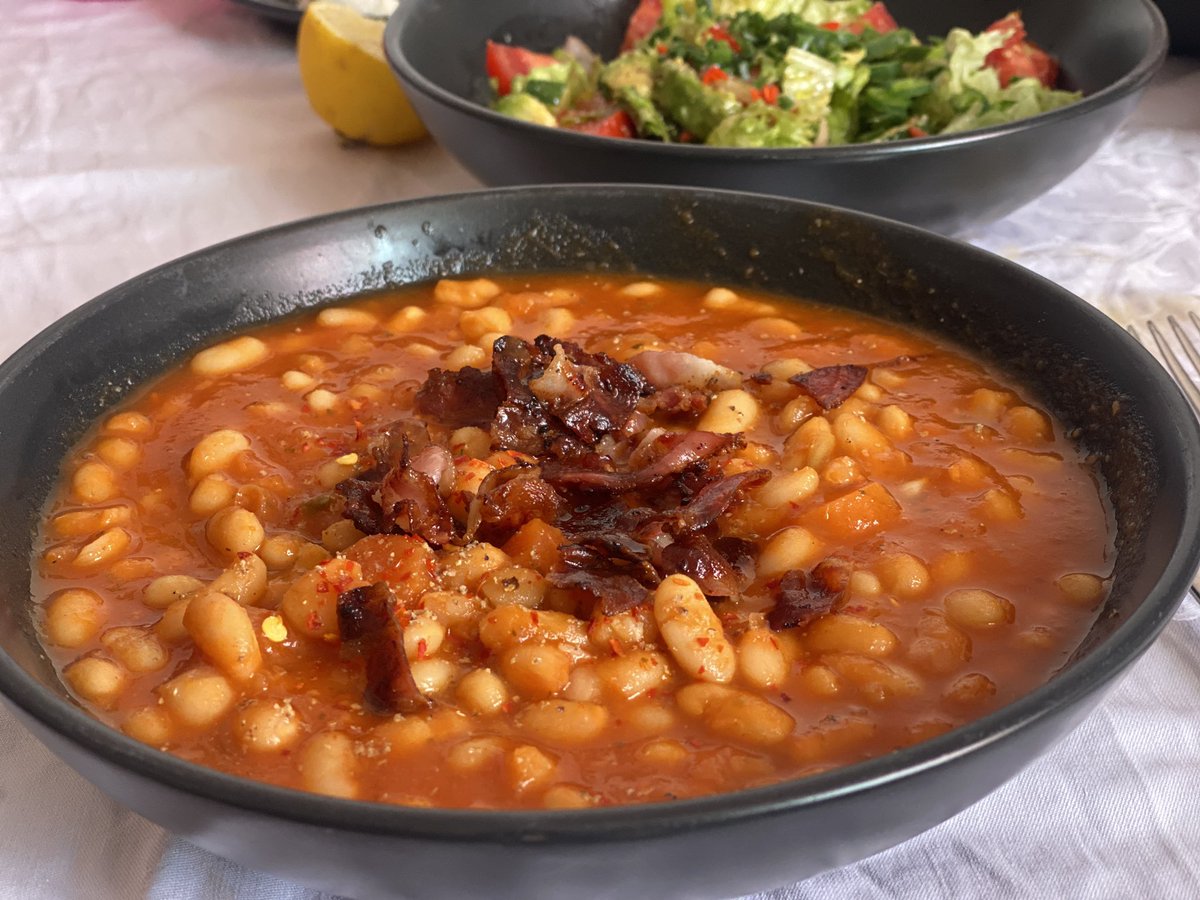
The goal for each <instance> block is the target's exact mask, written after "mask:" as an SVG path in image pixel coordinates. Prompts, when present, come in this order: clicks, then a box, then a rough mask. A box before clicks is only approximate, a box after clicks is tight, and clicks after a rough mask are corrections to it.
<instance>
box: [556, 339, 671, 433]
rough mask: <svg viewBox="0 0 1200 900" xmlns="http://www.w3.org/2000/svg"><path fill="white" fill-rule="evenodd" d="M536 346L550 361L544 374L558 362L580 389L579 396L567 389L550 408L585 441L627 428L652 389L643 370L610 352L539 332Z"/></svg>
mask: <svg viewBox="0 0 1200 900" xmlns="http://www.w3.org/2000/svg"><path fill="white" fill-rule="evenodd" d="M534 346H536V347H537V349H538V351H539V352H540V354H541V357H542V358H543V359H544V360H545V361H546V363H545V366H544V372H543V377H544V376H545V374H546V373H548V372H549V371H550V368H549V367H551V366H555V367H556V368H557V369H558V377H559V378H560V379H562V380H563V381H566V382H569V383H570V384H571V385H572V387H573V388H575V390H577V391H578V392H579V396H574V397H572V396H571V394H572V393H573V392H567V393H566V394H565V395H564V396H563V397H562V399H560V400H552V401H551V402H550V408H551V410H552V411H553V412H554V414H555V415H556V416H557V417H558V418H559V419H560V420H561V421H562V423H563V424H564V425H565V426H566V427H567V428H568V429H569V430H570V431H571V432H572V433H573V434H574V435H575V436H576V437H578V438H579V439H580V440H581V441H584V442H585V443H588V444H591V443H594V442H595V441H596V439H597V438H599V437H600V436H601V435H604V434H611V433H612V432H618V431H621V430H623V429H624V427H625V423H626V422H627V421H628V420H629V417H630V415H632V413H633V411H634V410H635V409H636V408H637V404H638V400H639V399H641V397H642V396H643V395H645V394H648V393H650V386H649V384H648V383H647V382H646V379H645V378H644V377H643V376H642V373H641V372H639V371H638V370H637V369H636V368H634V367H633V366H630V365H626V364H625V363H621V362H617V361H616V360H615V359H613V358H612V357H611V356H609V355H608V354H606V353H588V352H587V351H585V350H584V349H583V348H582V347H580V346H579V345H578V344H573V343H571V342H570V341H560V340H557V339H555V338H552V337H549V336H547V335H544V334H542V335H538V337H537V338H536V339H535V340H534Z"/></svg>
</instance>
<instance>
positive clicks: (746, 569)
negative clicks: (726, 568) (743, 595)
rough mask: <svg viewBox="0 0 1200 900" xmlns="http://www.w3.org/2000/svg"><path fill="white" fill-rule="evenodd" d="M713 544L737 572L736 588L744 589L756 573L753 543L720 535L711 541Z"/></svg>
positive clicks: (756, 563) (756, 566) (748, 585)
mask: <svg viewBox="0 0 1200 900" xmlns="http://www.w3.org/2000/svg"><path fill="white" fill-rule="evenodd" d="M713 546H714V547H716V548H717V549H718V550H719V551H721V555H722V556H724V557H725V559H726V560H728V561H729V565H731V566H732V567H733V570H734V571H735V572H737V577H738V590H741V591H744V590H745V589H746V588H748V587H750V585H751V584H753V583H754V578H755V576H756V575H757V574H758V562H757V560H756V559H755V549H754V545H753V544H752V543H750V542H749V541H747V540H743V539H742V538H736V537H721V538H717V540H716V541H714V542H713Z"/></svg>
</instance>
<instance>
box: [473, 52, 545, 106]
mask: <svg viewBox="0 0 1200 900" xmlns="http://www.w3.org/2000/svg"><path fill="white" fill-rule="evenodd" d="M554 62H555V59H554V57H553V56H547V55H546V54H545V53H534V52H533V51H532V50H526V49H525V48H524V47H512V46H510V45H508V44H497V43H496V42H495V41H488V42H487V73H488V77H489V78H495V79H496V93H497V94H499V95H500V96H501V97H503V96H504V95H505V94H507V93H508V92H509V91H510V90H512V80H513V78H514V77H516V76H517V75H528V74H529V73H530V72H531V71H533V70H534V69H538V68H541V67H542V66H548V65H551V64H552V63H554Z"/></svg>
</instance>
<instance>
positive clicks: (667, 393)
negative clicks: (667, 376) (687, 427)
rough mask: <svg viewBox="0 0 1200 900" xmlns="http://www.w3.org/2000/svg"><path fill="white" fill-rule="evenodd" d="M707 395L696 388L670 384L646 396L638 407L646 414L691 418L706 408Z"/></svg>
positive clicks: (707, 402)
mask: <svg viewBox="0 0 1200 900" xmlns="http://www.w3.org/2000/svg"><path fill="white" fill-rule="evenodd" d="M709 402H710V400H709V396H708V394H706V393H705V392H704V391H701V390H697V389H696V388H689V387H681V386H679V385H672V386H671V387H665V388H661V389H660V390H657V391H655V392H654V393H653V394H651V395H650V396H649V397H646V398H645V399H644V400H642V402H641V403H640V404H638V409H639V410H640V411H641V412H643V413H645V414H646V415H659V416H668V417H670V418H680V419H692V418H695V417H696V416H699V415H700V414H701V413H703V412H704V411H705V410H706V409H708V404H709Z"/></svg>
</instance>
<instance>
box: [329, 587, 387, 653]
mask: <svg viewBox="0 0 1200 900" xmlns="http://www.w3.org/2000/svg"><path fill="white" fill-rule="evenodd" d="M390 594H391V591H390V590H389V589H388V586H387V583H386V582H383V581H380V582H377V583H375V584H372V585H370V586H368V587H359V588H351V589H350V590H348V591H342V593H340V594H338V598H337V621H338V634H340V635H341V638H342V640H343V641H356V640H358V639H359V638H361V637H364V636H365V635H368V634H374V633H376V632H378V631H379V630H380V629H381V628H383V627H384V625H386V624H387V620H388V618H389V616H391V612H390V610H389V609H388V606H387V604H388V600H389V599H390Z"/></svg>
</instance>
